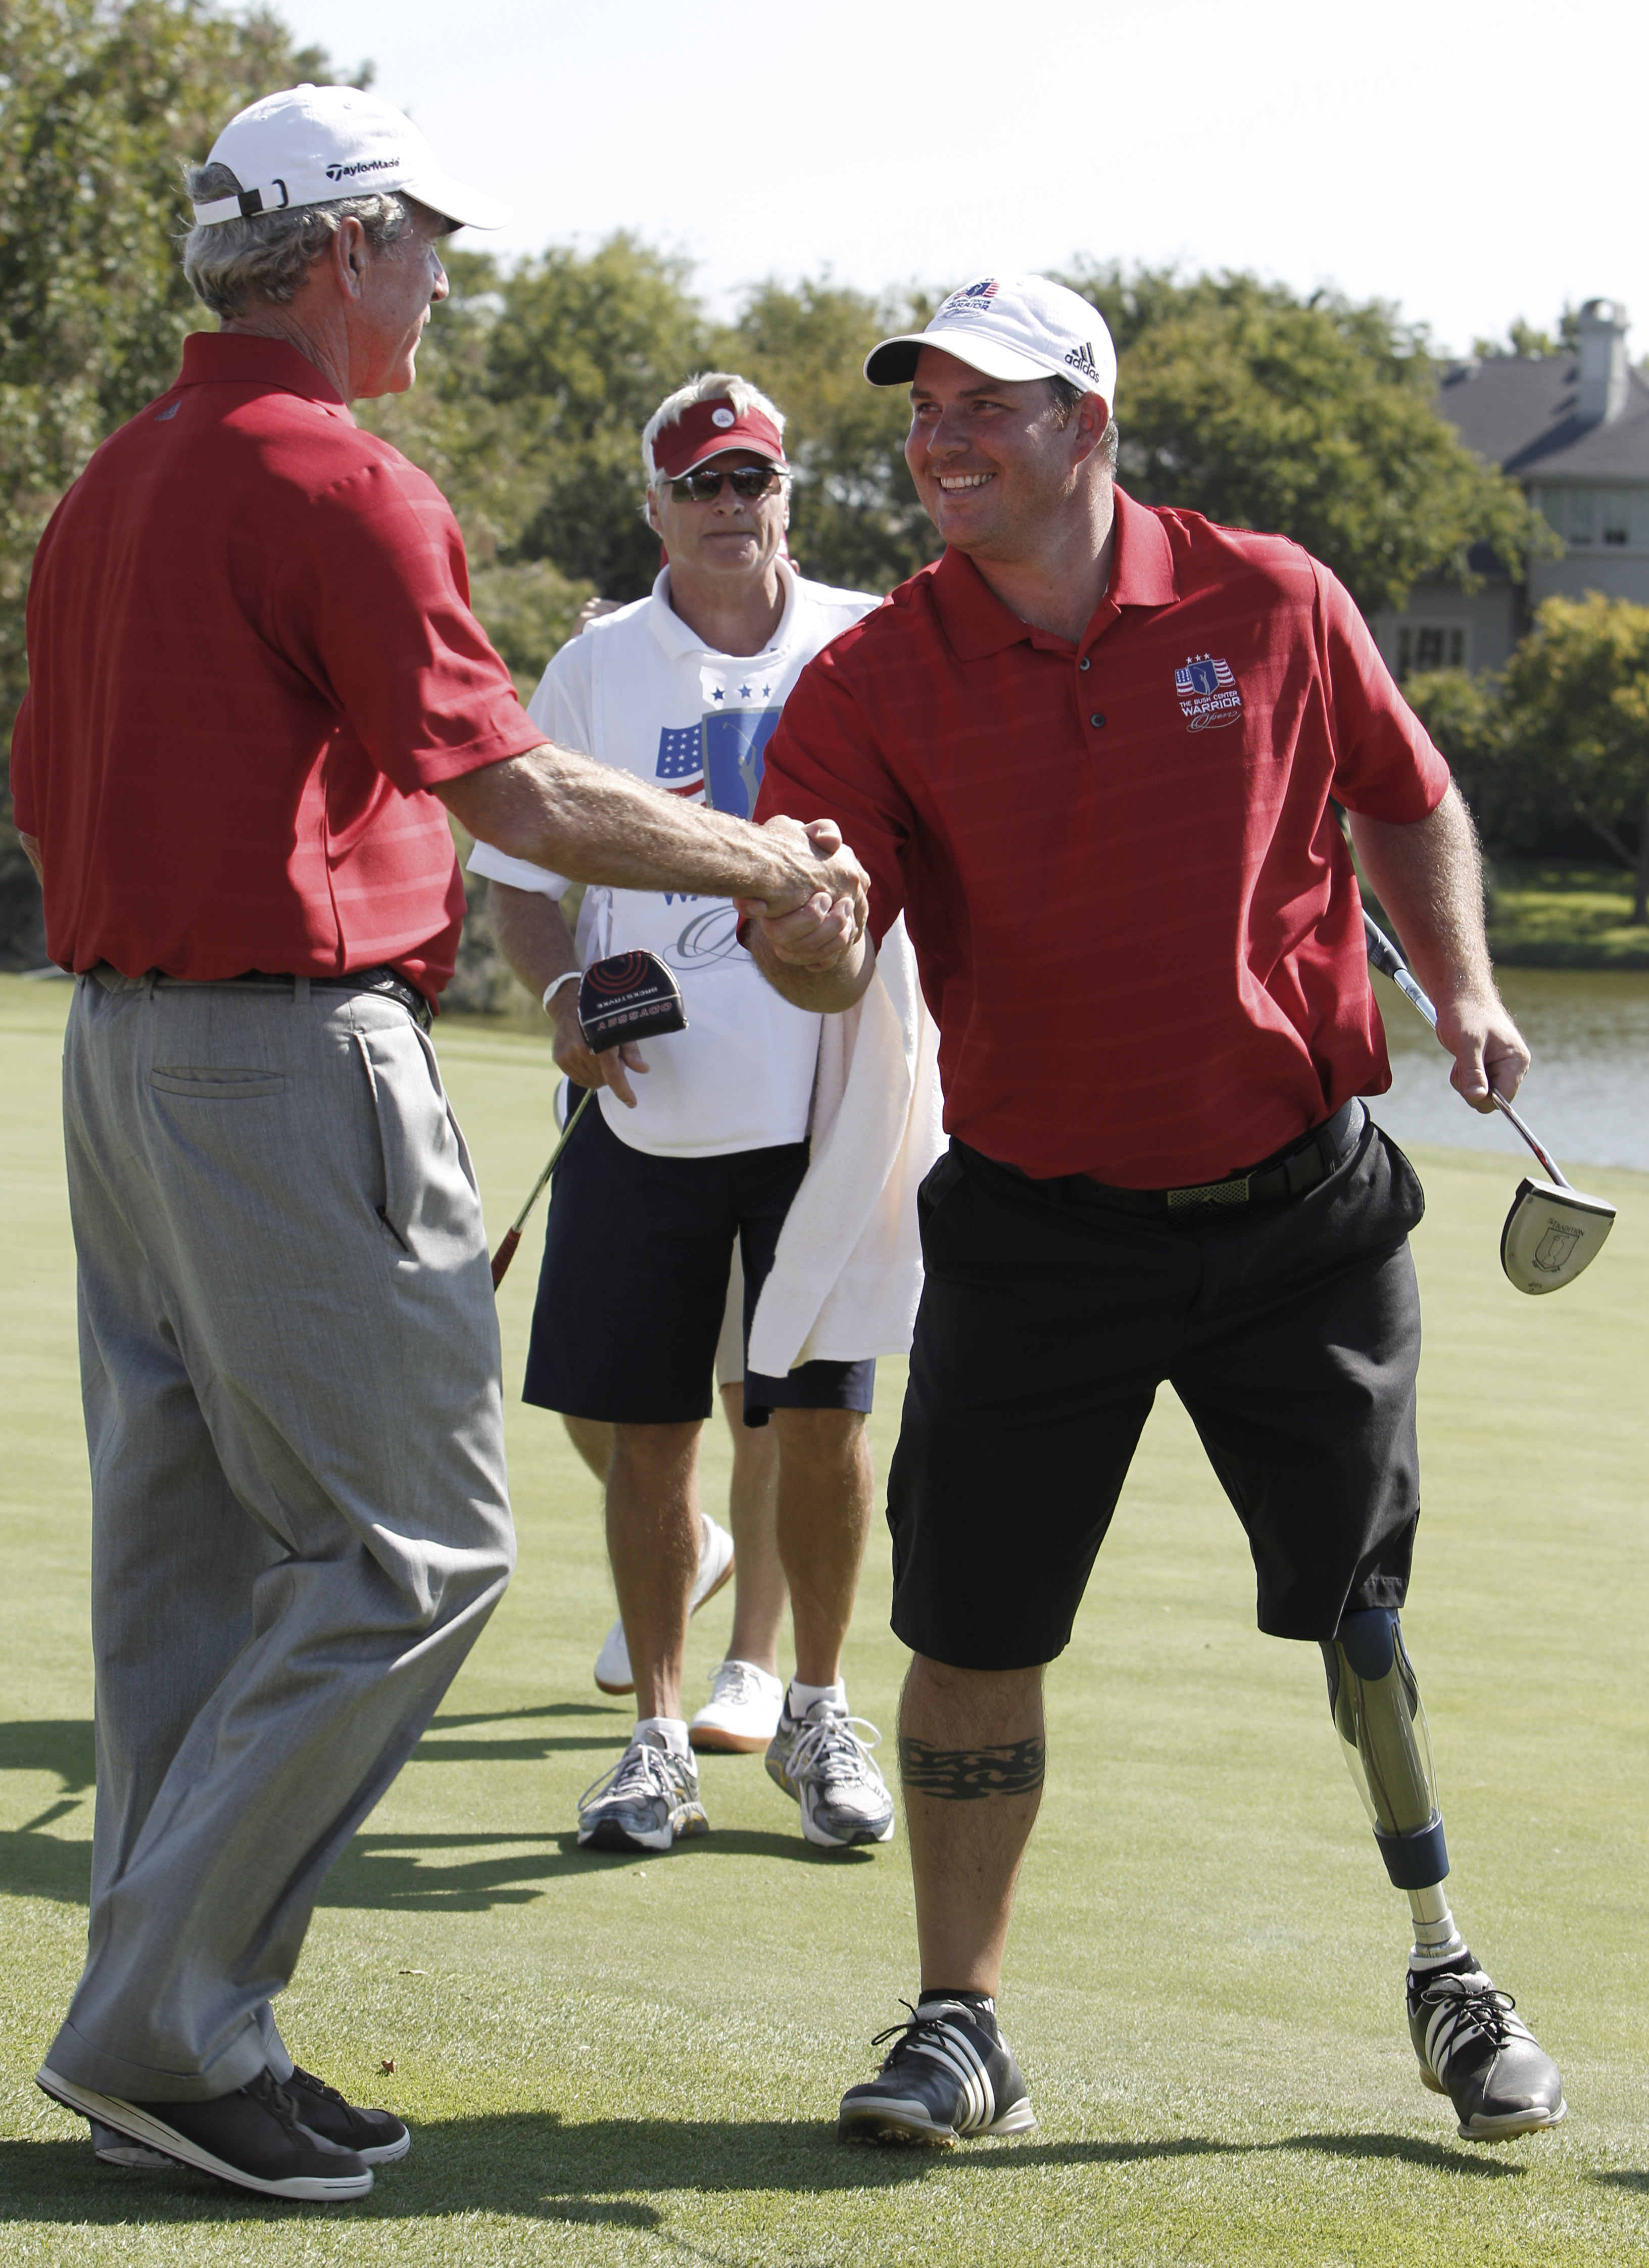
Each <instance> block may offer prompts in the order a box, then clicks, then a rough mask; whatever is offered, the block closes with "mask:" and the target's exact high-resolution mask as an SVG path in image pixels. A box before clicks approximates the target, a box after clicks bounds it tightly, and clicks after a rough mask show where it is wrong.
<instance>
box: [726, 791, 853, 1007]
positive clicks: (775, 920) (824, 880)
mask: <svg viewBox="0 0 1649 2268" xmlns="http://www.w3.org/2000/svg"><path fill="white" fill-rule="evenodd" d="M761 832H762V835H763V836H766V837H767V838H768V841H769V843H770V844H771V845H772V847H773V848H774V849H775V850H777V851H778V852H779V854H780V856H781V858H783V860H784V865H785V866H786V867H787V868H788V869H790V870H791V871H790V873H787V874H786V876H785V879H784V885H783V887H780V888H778V889H770V890H769V893H768V895H766V896H765V897H762V898H746V897H740V898H737V899H735V901H734V902H735V904H736V905H737V906H738V909H739V913H740V928H741V933H743V925H744V924H746V923H748V924H749V925H750V928H749V933H748V937H747V941H748V942H749V944H750V945H751V946H752V949H753V950H758V946H757V940H758V939H759V940H760V942H761V944H762V945H763V946H766V948H767V950H766V953H765V954H760V955H759V957H761V958H763V959H770V960H772V961H779V962H782V963H784V964H785V965H786V966H788V967H789V968H799V969H806V970H808V971H810V972H811V973H813V974H814V975H817V976H826V975H831V974H836V973H840V974H842V975H844V976H847V975H851V974H853V973H854V972H855V971H856V970H857V968H858V964H859V959H860V954H859V946H860V941H861V939H863V938H864V935H865V920H866V918H867V917H868V914H869V911H870V897H869V892H870V878H869V877H868V875H867V874H866V873H865V869H864V868H863V867H862V866H861V865H860V864H859V862H858V859H857V858H855V857H854V855H853V853H852V852H851V851H850V850H849V849H848V847H847V845H846V844H845V843H843V840H842V830H841V828H839V827H837V825H836V822H835V821H834V820H830V819H814V820H811V821H809V822H808V824H807V825H806V827H803V826H802V825H800V824H799V821H796V820H793V819H782V818H781V819H769V820H768V821H765V822H764V824H763V825H762V829H761Z"/></svg>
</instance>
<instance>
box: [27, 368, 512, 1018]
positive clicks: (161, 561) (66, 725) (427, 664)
mask: <svg viewBox="0 0 1649 2268" xmlns="http://www.w3.org/2000/svg"><path fill="white" fill-rule="evenodd" d="M28 647H29V669H30V684H29V692H28V696H27V698H26V701H25V703H24V704H23V709H22V711H21V713H20V715H19V717H18V723H17V729H16V731H15V733H14V734H13V737H12V743H11V749H12V755H11V779H12V792H13V797H14V800H15V807H16V816H17V823H18V826H19V827H20V828H23V830H24V831H25V832H26V833H27V834H31V835H36V836H39V837H40V844H41V849H42V852H43V856H44V859H45V866H46V931H47V939H48V949H49V950H50V953H51V955H52V958H53V959H54V960H55V961H59V962H61V963H62V964H63V966H64V967H66V968H77V969H84V968H92V967H93V966H94V965H95V963H97V962H98V961H110V962H112V963H113V965H114V967H115V968H118V969H121V971H122V972H123V973H124V974H125V975H127V976H141V975H142V974H143V973H144V971H146V970H148V969H151V968H158V969H159V970H161V971H163V972H164V973H165V974H166V975H168V976H186V977H196V978H200V977H212V976H236V975H239V973H240V971H242V970H243V969H247V968H263V969H272V970H275V969H281V970H284V969H290V970H291V971H293V972H294V973H295V974H297V975H299V976H330V975H334V974H336V973H338V972H341V971H342V970H345V969H351V968H372V967H373V966H374V965H375V964H377V963H379V962H390V963H393V964H394V966H396V967H397V968H401V970H402V971H403V972H404V973H405V974H406V975H407V976H409V978H410V979H411V980H412V982H413V983H416V984H417V985H418V986H419V987H420V988H421V989H422V990H424V991H425V992H427V993H431V994H433V993H437V992H438V991H439V990H440V989H441V987H442V986H443V985H444V984H445V983H446V980H447V978H448V977H449V976H451V975H452V973H453V961H454V958H455V955H456V952H457V946H458V932H459V925H460V922H461V920H462V917H463V910H464V898H463V888H462V884H461V881H460V876H459V872H458V865H457V861H456V859H455V858H454V856H453V841H452V836H451V834H450V832H449V830H448V828H447V823H446V814H445V810H444V808H443V806H441V805H440V804H439V803H438V801H437V800H436V799H435V798H434V797H433V796H431V794H429V793H428V792H427V791H428V790H429V789H430V788H431V786H432V785H433V784H435V783H436V782H438V781H441V780H446V779H452V778H455V777H458V776H459V775H460V774H461V773H464V772H467V771H471V770H475V769H476V768H477V767H479V766H480V765H482V764H490V763H496V762H499V761H501V760H502V759H503V758H504V757H508V756H515V755H524V754H525V753H526V750H527V749H529V748H534V747H540V746H541V745H542V742H543V738H544V736H543V734H542V733H541V732H539V731H538V730H537V728H536V727H535V726H534V725H533V724H532V723H531V721H530V720H529V719H528V718H527V716H526V712H525V711H524V710H523V709H522V708H521V706H520V703H519V702H518V701H517V699H516V696H515V689H514V688H513V686H512V683H511V681H510V676H509V673H508V671H507V670H506V669H505V667H504V664H503V662H502V661H500V660H499V659H498V657H497V654H496V653H495V652H493V650H492V648H491V646H490V644H488V642H487V637H486V634H485V632H484V631H483V630H482V628H481V625H480V624H479V623H478V622H476V620H475V616H474V615H473V614H471V612H470V610H469V586H468V578H467V573H466V571H465V564H464V547H463V542H462V539H461V538H460V534H459V532H458V527H457V524H456V522H455V521H454V520H453V515H452V512H450V511H449V509H448V507H447V505H446V503H445V499H444V498H443V497H442V496H441V493H440V491H439V490H438V489H437V488H436V487H435V485H434V483H433V482H431V481H430V480H428V479H426V478H425V476H424V475H423V474H422V473H421V472H418V471H417V470H416V468H414V467H413V466H411V465H409V463H408V462H407V460H406V459H405V458H404V457H403V456H401V453H400V452H399V451H398V450H395V449H392V448H391V447H390V446H389V445H388V443H387V442H385V441H380V440H378V439H377V438H374V437H373V436H372V434H370V433H364V432H363V431H361V430H360V428H359V427H358V426H357V424H356V423H355V420H354V419H353V418H352V417H351V416H350V412H349V409H347V407H346V406H345V404H344V403H343V401H342V400H341V399H340V398H339V396H338V394H337V393H336V391H335V389H334V388H333V387H331V386H330V385H329V384H328V381H327V380H326V379H324V378H323V377H322V376H321V374H320V372H319V371H318V370H316V369H315V368H314V366H313V364H311V363H309V362H307V361H306V359H305V357H303V356H302V355H300V354H299V353H298V351H297V350H296V349H295V348H293V347H290V346H287V345H285V344H283V342H280V341H278V340H273V339H257V338H245V337H227V338H225V337H221V336H218V335H214V334H210V333H199V334H196V335H195V336H194V337H191V338H189V339H188V340H187V341H186V342H185V344H184V351H183V374H182V376H181V378H180V379H179V380H178V383H177V384H176V385H175V386H174V387H173V388H172V390H171V392H170V393H168V394H162V395H161V397H160V399H159V400H158V401H152V402H151V403H150V405H149V407H148V408H147V409H144V410H141V411H140V412H139V413H138V415H137V416H136V417H135V418H133V419H132V421H131V423H129V424H128V425H124V426H122V427H121V430H120V431H118V432H117V433H114V434H113V435H111V437H110V438H109V439H108V440H107V441H106V442H104V444H103V446H102V447H101V448H99V450H98V452H97V453H96V454H95V455H94V456H93V458H92V461H91V463H90V464H89V465H88V466H87V468H86V469H85V472H84V473H83V474H82V475H81V477H80V478H79V480H78V481H77V482H76V483H75V485H74V487H73V488H72V489H70V491H69V493H68V495H67V496H66V497H64V498H63V503H62V504H60V505H59V506H58V508H57V511H56V512H55V515H54V517H53V519H52V522H51V525H50V526H49V527H48V529H47V531H46V534H45V535H44V536H43V538H42V539H41V541H40V549H39V550H38V552H37V553H36V555H35V561H34V571H33V581H32V583H31V585H30V589H29V599H28Z"/></svg>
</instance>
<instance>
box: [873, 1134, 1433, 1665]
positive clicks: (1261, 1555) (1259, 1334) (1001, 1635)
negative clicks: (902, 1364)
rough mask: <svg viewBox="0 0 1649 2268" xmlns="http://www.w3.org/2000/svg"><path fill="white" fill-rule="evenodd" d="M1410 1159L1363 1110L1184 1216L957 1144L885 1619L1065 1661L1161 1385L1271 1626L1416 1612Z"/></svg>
mask: <svg viewBox="0 0 1649 2268" xmlns="http://www.w3.org/2000/svg"><path fill="white" fill-rule="evenodd" d="M1424 1203H1425V1200H1424V1196H1423V1194H1422V1191H1421V1189H1420V1184H1419V1182H1418V1181H1417V1179H1416V1177H1415V1174H1414V1169H1413V1167H1411V1166H1410V1164H1409V1161H1408V1160H1407V1159H1406V1158H1405V1157H1404V1156H1403V1155H1402V1152H1401V1151H1400V1150H1399V1149H1398V1148H1397V1146H1396V1145H1395V1143H1394V1142H1392V1141H1390V1140H1389V1139H1388V1138H1387V1137H1386V1136H1385V1135H1384V1134H1382V1133H1381V1131H1380V1129H1379V1127H1377V1126H1375V1125H1374V1124H1373V1122H1372V1121H1371V1122H1368V1123H1366V1124H1365V1125H1364V1127H1363V1129H1362V1131H1361V1134H1360V1136H1359V1137H1358V1139H1357V1141H1356V1142H1355V1144H1354V1145H1353V1147H1352V1148H1351V1151H1350V1152H1349V1153H1348V1155H1347V1156H1346V1157H1345V1158H1344V1159H1343V1160H1342V1162H1341V1163H1340V1165H1339V1166H1338V1167H1336V1170H1335V1171H1334V1172H1332V1173H1331V1174H1329V1175H1328V1177H1327V1178H1326V1179H1325V1180H1324V1181H1322V1182H1319V1183H1318V1185H1317V1186H1316V1188H1314V1189H1311V1190H1309V1191H1307V1193H1306V1194H1305V1195H1304V1196H1301V1197H1295V1198H1292V1199H1291V1200H1290V1201H1288V1202H1287V1203H1285V1204H1274V1205H1269V1206H1260V1207H1257V1208H1256V1209H1255V1210H1254V1211H1252V1212H1248V1211H1244V1212H1240V1213H1233V1214H1226V1213H1220V1212H1211V1213H1209V1214H1206V1215H1191V1216H1188V1217H1187V1218H1186V1219H1185V1220H1184V1221H1183V1222H1182V1223H1173V1222H1170V1221H1169V1220H1167V1219H1162V1220H1151V1219H1137V1218H1134V1217H1131V1216H1130V1215H1128V1214H1125V1213H1119V1212H1115V1211H1107V1210H1105V1209H1103V1207H1102V1206H1101V1203H1100V1201H1099V1197H1098V1193H1097V1192H1093V1191H1090V1190H1085V1189H1084V1188H1083V1186H1082V1182H1081V1176H1079V1175H1071V1177H1070V1178H1069V1180H1068V1181H1067V1182H1063V1183H1057V1184H1056V1183H1051V1182H1032V1181H1027V1180H1026V1179H1025V1178H1024V1176H1023V1175H1018V1174H1016V1173H1014V1172H1013V1171H1012V1168H1011V1167H1005V1166H1001V1165H997V1164H995V1163H993V1162H992V1161H991V1160H990V1159H988V1158H984V1157H982V1156H981V1155H980V1154H979V1152H977V1151H975V1150H969V1149H968V1148H966V1147H965V1146H964V1145H962V1144H961V1143H960V1142H955V1141H953V1143H952V1145H951V1147H950V1151H949V1153H948V1154H947V1155H946V1156H945V1157H943V1158H941V1159H940V1160H939V1163H938V1165H937V1166H935V1167H934V1168H933V1170H932V1172H931V1174H930V1175H928V1177H927V1179H926V1181H925V1182H924V1183H923V1184H922V1189H921V1193H920V1197H919V1198H918V1208H919V1211H920V1214H921V1220H922V1256H923V1262H924V1267H925V1269H926V1277H925V1280H924V1286H923V1292H922V1305H921V1308H920V1310H919V1312H918V1314H917V1326H916V1343H915V1344H914V1346H913V1347H912V1349H911V1352H910V1383H909V1389H908V1391H907V1394H906V1396H905V1406H904V1417H903V1421H902V1426H901V1429H900V1434H899V1447H898V1448H897V1450H896V1451H895V1453H894V1460H893V1465H892V1469H891V1470H890V1472H889V1474H888V1480H887V1521H888V1525H889V1527H890V1528H892V1530H893V1541H894V1611H893V1626H894V1631H896V1632H897V1634H898V1636H899V1637H900V1638H902V1639H903V1641H904V1643H905V1644H906V1645H907V1646H909V1647H910V1648H911V1649H912V1651H913V1652H914V1653H922V1654H925V1655H927V1656H928V1657H929V1658H930V1659H931V1660H932V1661H943V1662H950V1663H953V1664H955V1665H956V1666H957V1667H958V1668H968V1669H1020V1668H1027V1667H1028V1666H1029V1665H1031V1664H1032V1663H1034V1662H1042V1661H1052V1660H1053V1659H1054V1657H1055V1656H1056V1654H1058V1653H1061V1652H1062V1651H1063V1649H1064V1646H1065V1645H1066V1644H1067V1642H1068V1641H1069V1639H1070V1637H1071V1624H1072V1622H1073V1620H1074V1619H1075V1616H1076V1612H1077V1609H1078V1606H1079V1605H1080V1603H1081V1600H1082V1594H1083V1590H1084V1587H1086V1583H1087V1580H1088V1575H1089V1572H1090V1571H1091V1569H1092V1568H1093V1561H1094V1556H1095V1554H1096V1553H1097V1552H1098V1550H1099V1548H1100V1545H1101V1542H1102V1541H1103V1539H1104V1535H1105V1531H1106V1529H1107V1528H1108V1526H1109V1524H1110V1519H1111V1514H1112V1513H1113V1512H1114V1510H1115V1506H1116V1500H1117V1498H1118V1495H1119V1494H1120V1492H1121V1490H1122V1486H1123V1477H1124V1476H1125V1475H1126V1473H1127V1471H1128V1467H1129V1463H1130V1460H1131V1458H1132V1456H1133V1454H1134V1448H1135V1445H1136V1443H1137V1441H1138V1440H1139V1436H1140V1432H1141V1431H1142V1430H1143V1428H1144V1425H1145V1419H1146V1417H1147V1416H1148V1415H1149V1413H1150V1410H1151V1406H1152V1401H1153V1399H1154V1397H1155V1395H1156V1393H1157V1389H1158V1388H1159V1386H1160V1385H1162V1384H1163V1383H1165V1382H1166V1383H1167V1384H1170V1385H1172V1386H1173V1388H1174V1391H1175V1393H1176V1394H1177V1395H1179V1398H1180V1400H1181V1401H1182V1403H1184V1405H1185V1408H1186V1410H1188V1411H1189V1414H1190V1418H1191V1421H1192V1423H1193V1424H1194V1425H1196V1430H1197V1432H1199V1433H1200V1434H1201V1436H1202V1440H1203V1446H1204V1448H1205V1449H1206V1451H1207V1452H1208V1455H1209V1459H1210V1462H1211V1463H1212V1465H1213V1468H1214V1470H1215V1473H1216V1474H1217V1475H1218V1478H1219V1481H1220V1483H1221V1484H1222V1486H1223V1487H1224V1489H1225V1491H1226V1495H1227V1496H1228V1497H1229V1498H1230V1499H1231V1502H1232V1505H1233V1507H1234V1508H1235V1510H1236V1513H1237V1515H1238V1517H1239V1519H1240V1521H1242V1524H1243V1526H1244V1528H1246V1529H1247V1530H1248V1543H1249V1548H1250V1550H1251V1551H1252V1553H1253V1557H1254V1564H1255V1577H1256V1587H1257V1592H1258V1602H1257V1603H1258V1614H1259V1624H1260V1628H1261V1629H1262V1630H1263V1631H1269V1632H1270V1633H1271V1634H1273V1635H1274V1636H1276V1637H1278V1638H1332V1637H1333V1635H1334V1633H1335V1631H1336V1630H1337V1629H1338V1628H1339V1624H1340V1620H1341V1617H1342V1616H1343V1615H1345V1614H1348V1613H1354V1612H1357V1611H1358V1610H1359V1609H1365V1608H1370V1607H1392V1608H1396V1607H1401V1606H1402V1602H1403V1598H1404V1595H1405V1594H1406V1591H1407V1587H1408V1580H1409V1565H1410V1555H1411V1553H1412V1550H1413V1548H1414V1535H1415V1526H1416V1522H1417V1519H1418V1517H1419V1506H1420V1492H1419V1491H1420V1480H1419V1455H1418V1451H1417V1446H1416V1440H1415V1376H1416V1372H1417V1367H1418V1364H1419V1357H1420V1305H1419V1297H1418V1293H1417V1290H1416V1285H1415V1276H1414V1263H1413V1262H1412V1260H1411V1259H1410V1256H1409V1246H1408V1237H1409V1232H1410V1229H1411V1228H1413V1226H1415V1224H1416V1222H1417V1221H1418V1219H1419V1218H1420V1215H1421V1213H1422V1211H1424Z"/></svg>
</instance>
